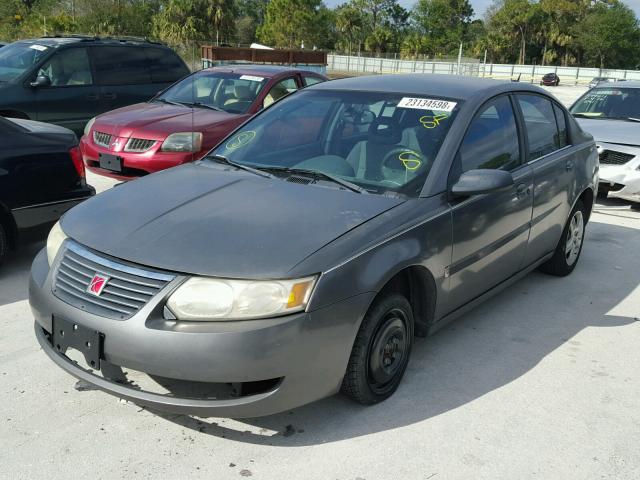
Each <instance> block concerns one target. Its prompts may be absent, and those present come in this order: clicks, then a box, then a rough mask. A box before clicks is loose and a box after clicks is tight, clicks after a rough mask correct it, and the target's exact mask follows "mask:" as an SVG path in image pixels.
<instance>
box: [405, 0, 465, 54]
mask: <svg viewBox="0 0 640 480" xmlns="http://www.w3.org/2000/svg"><path fill="white" fill-rule="evenodd" d="M471 17H473V8H472V7H471V4H470V3H469V0H418V3H417V4H416V5H415V7H414V9H413V12H412V20H413V22H414V24H415V25H416V26H417V28H418V31H419V32H421V33H422V34H423V35H425V36H426V37H428V39H429V40H428V45H429V47H428V49H429V53H431V54H440V53H453V52H455V51H457V49H458V45H459V44H460V42H462V41H463V40H464V39H465V34H466V31H467V28H468V26H469V24H470V23H471Z"/></svg>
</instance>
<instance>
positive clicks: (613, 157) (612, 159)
mask: <svg viewBox="0 0 640 480" xmlns="http://www.w3.org/2000/svg"><path fill="white" fill-rule="evenodd" d="M634 156H635V155H631V154H629V153H622V152H616V151H614V150H604V151H603V152H602V153H601V154H600V163H602V164H604V165H624V164H625V163H627V162H628V161H629V160H631V159H632V158H633V157H634Z"/></svg>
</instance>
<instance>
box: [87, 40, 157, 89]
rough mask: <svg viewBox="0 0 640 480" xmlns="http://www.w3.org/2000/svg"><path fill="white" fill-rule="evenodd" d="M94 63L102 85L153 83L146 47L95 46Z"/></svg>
mask: <svg viewBox="0 0 640 480" xmlns="http://www.w3.org/2000/svg"><path fill="white" fill-rule="evenodd" d="M92 55H93V63H94V66H95V70H96V75H97V77H98V83H99V84H101V85H139V84H145V83H151V75H150V73H149V63H148V61H147V57H146V56H145V54H144V48H141V47H132V46H121V47H119V46H115V47H95V48H93V52H92Z"/></svg>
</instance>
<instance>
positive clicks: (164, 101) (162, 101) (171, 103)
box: [151, 97, 182, 107]
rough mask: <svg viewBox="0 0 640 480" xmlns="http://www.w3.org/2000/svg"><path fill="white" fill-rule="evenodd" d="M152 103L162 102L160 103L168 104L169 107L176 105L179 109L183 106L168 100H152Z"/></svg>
mask: <svg viewBox="0 0 640 480" xmlns="http://www.w3.org/2000/svg"><path fill="white" fill-rule="evenodd" d="M151 101H152V102H160V103H166V104H167V105H175V106H177V107H181V106H182V104H181V103H178V102H172V101H171V100H167V99H166V98H160V97H158V98H152V99H151Z"/></svg>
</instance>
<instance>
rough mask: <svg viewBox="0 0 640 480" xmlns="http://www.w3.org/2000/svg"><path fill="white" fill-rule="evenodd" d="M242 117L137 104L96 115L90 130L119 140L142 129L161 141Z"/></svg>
mask: <svg viewBox="0 0 640 480" xmlns="http://www.w3.org/2000/svg"><path fill="white" fill-rule="evenodd" d="M244 117H246V116H245V115H237V114H233V113H227V112H217V111H215V110H209V109H205V108H189V107H184V106H179V105H167V104H163V103H157V102H150V103H138V104H135V105H130V106H128V107H124V108H119V109H117V110H113V111H111V112H108V113H105V114H102V115H100V116H99V117H98V118H97V119H96V122H95V124H94V129H97V130H100V131H101V132H104V133H109V134H111V135H116V136H120V137H130V136H131V135H133V134H134V133H139V132H140V130H143V131H144V132H145V133H147V134H149V133H151V134H154V133H155V134H156V135H157V136H158V139H163V138H164V137H166V135H167V134H169V133H174V132H190V131H198V132H202V131H207V130H211V129H212V128H214V127H218V126H220V125H221V124H225V123H227V122H228V123H232V124H234V125H235V124H237V123H238V121H239V119H241V118H244Z"/></svg>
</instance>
